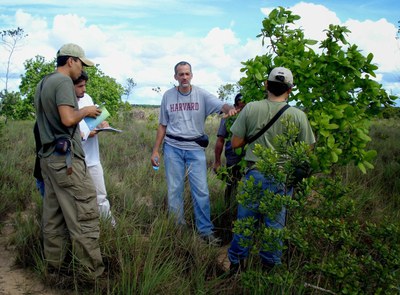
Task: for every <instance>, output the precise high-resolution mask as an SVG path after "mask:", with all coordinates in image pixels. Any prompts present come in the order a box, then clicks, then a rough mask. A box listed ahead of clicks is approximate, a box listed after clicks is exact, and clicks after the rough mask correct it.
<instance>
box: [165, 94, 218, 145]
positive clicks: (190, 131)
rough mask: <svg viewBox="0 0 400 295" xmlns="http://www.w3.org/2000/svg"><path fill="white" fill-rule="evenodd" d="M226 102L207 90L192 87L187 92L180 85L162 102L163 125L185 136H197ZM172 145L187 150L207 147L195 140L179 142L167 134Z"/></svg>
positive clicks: (174, 133) (171, 131) (175, 133)
mask: <svg viewBox="0 0 400 295" xmlns="http://www.w3.org/2000/svg"><path fill="white" fill-rule="evenodd" d="M224 104H225V103H224V102H223V101H221V100H219V99H218V98H217V97H216V96H215V95H213V94H211V93H209V92H207V91H206V90H204V89H202V88H199V87H196V86H192V90H191V92H190V93H189V94H187V95H182V94H181V93H180V92H179V91H178V88H177V87H174V88H171V89H169V90H167V91H166V92H165V93H164V95H163V98H162V101H161V109H160V119H159V123H160V124H161V125H164V126H167V129H166V133H167V134H170V135H173V136H179V137H183V138H196V137H199V136H201V135H203V134H204V123H205V120H206V118H207V116H209V115H210V114H213V113H218V112H220V111H221V109H222V106H223V105H224ZM164 140H165V142H167V143H168V144H170V145H172V146H174V147H177V148H181V149H186V150H197V149H203V148H202V147H200V146H199V145H198V144H197V143H195V142H194V141H178V140H175V139H172V138H169V137H167V136H166V137H165V139H164Z"/></svg>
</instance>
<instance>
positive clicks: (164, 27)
mask: <svg viewBox="0 0 400 295" xmlns="http://www.w3.org/2000/svg"><path fill="white" fill-rule="evenodd" d="M278 6H283V7H285V8H288V9H290V10H291V11H292V12H293V13H295V14H297V15H299V16H300V17H301V19H300V20H299V21H298V22H296V24H297V25H298V26H301V27H302V28H303V29H304V33H305V36H306V37H307V38H311V39H315V40H322V39H324V37H325V34H324V32H323V30H325V29H327V28H328V26H329V24H336V25H342V26H346V27H347V28H348V29H349V30H350V31H351V33H350V34H349V35H348V36H347V40H348V41H349V42H351V43H352V44H356V45H357V46H358V47H359V48H360V50H362V53H363V54H364V55H365V56H366V55H367V54H368V53H373V54H374V59H373V63H375V64H376V65H377V66H378V67H379V69H378V70H377V71H376V73H377V77H376V80H377V81H378V82H379V83H381V84H382V85H383V87H384V88H385V89H386V90H387V92H388V93H390V94H393V95H397V96H400V40H399V39H396V37H397V36H398V35H397V30H398V28H399V25H400V23H399V21H400V1H398V0H387V1H385V0H362V1H361V0H353V1H343V0H335V1H330V0H325V1H313V2H307V1H304V2H303V1H302V2H300V1H292V0H290V1H276V0H272V1H262V0H197V1H194V0H185V1H183V0H152V1H143V0H113V1H110V0H85V1H79V2H78V1H71V0H69V1H65V0H58V1H53V0H35V1H32V0H2V1H1V6H0V32H1V31H3V30H8V29H16V28H17V27H20V28H23V29H24V32H25V33H26V34H28V36H27V37H25V38H24V39H23V40H22V41H20V42H19V43H18V47H17V48H16V50H15V52H14V53H13V55H12V59H11V64H10V74H9V81H8V90H9V91H18V86H19V83H20V76H21V75H23V74H24V65H23V64H24V61H26V60H28V59H31V58H34V57H35V56H37V55H40V56H43V57H44V58H45V59H46V61H51V60H53V58H54V57H55V55H56V52H57V50H58V49H59V48H60V47H61V46H62V45H63V44H65V43H76V44H78V45H80V46H81V47H82V48H83V49H84V50H85V53H86V56H87V57H88V58H89V59H90V60H92V61H93V62H94V63H95V64H97V65H98V67H99V69H100V70H101V71H102V72H103V73H104V74H105V75H107V76H110V77H112V78H115V80H116V81H117V82H118V83H120V84H121V85H123V86H126V81H127V79H128V78H132V79H133V80H134V82H135V83H136V84H137V85H136V86H135V87H134V88H133V90H132V93H131V94H130V96H129V97H128V98H127V97H123V101H129V102H130V103H132V104H151V105H159V104H160V102H161V98H162V94H163V92H164V91H165V90H167V89H169V88H171V87H172V86H174V85H175V84H176V81H175V80H174V71H173V68H174V65H175V64H176V63H177V62H179V61H182V60H185V61H188V62H190V63H191V64H192V70H193V80H192V84H194V85H197V86H200V87H202V88H204V89H206V90H208V91H210V92H211V93H214V94H215V95H217V90H218V88H219V87H220V86H221V85H225V84H227V83H231V84H234V83H236V82H237V81H238V80H239V79H240V78H241V77H242V76H243V73H241V72H240V69H241V68H242V67H243V65H242V64H241V62H244V61H247V60H249V59H252V58H254V57H255V56H257V55H263V54H265V53H266V50H267V48H266V47H263V46H262V43H261V39H260V38H257V35H258V34H259V33H260V32H261V29H262V21H263V19H264V18H266V17H267V16H268V14H269V12H270V11H271V10H272V9H274V8H276V7H278ZM7 56H8V52H7V51H5V48H4V47H3V46H0V89H4V88H5V73H6V65H7V61H8V58H7ZM294 79H295V77H294ZM89 83H90V80H89ZM157 87H160V89H161V92H160V93H159V92H156V91H154V90H153V89H154V88H157ZM89 94H90V93H89ZM397 104H398V105H400V100H397Z"/></svg>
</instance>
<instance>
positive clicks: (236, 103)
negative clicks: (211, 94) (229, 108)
mask: <svg viewBox="0 0 400 295" xmlns="http://www.w3.org/2000/svg"><path fill="white" fill-rule="evenodd" d="M242 98H243V95H242V94H241V93H240V92H239V93H238V94H236V96H235V103H234V104H233V105H234V106H235V107H236V106H237V105H238V104H239V102H240V101H241V100H242Z"/></svg>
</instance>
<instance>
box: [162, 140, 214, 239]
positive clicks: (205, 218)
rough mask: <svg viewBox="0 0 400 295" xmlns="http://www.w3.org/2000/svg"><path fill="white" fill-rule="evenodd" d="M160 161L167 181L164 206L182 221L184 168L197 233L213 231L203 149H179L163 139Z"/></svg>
mask: <svg viewBox="0 0 400 295" xmlns="http://www.w3.org/2000/svg"><path fill="white" fill-rule="evenodd" d="M164 164H165V174H166V178H167V185H168V210H169V214H170V215H174V217H175V218H176V222H177V224H185V217H184V209H183V208H184V198H183V197H184V195H183V192H184V186H185V172H186V171H187V176H188V179H189V183H190V192H191V195H192V202H193V209H194V216H195V222H196V227H197V231H198V232H199V234H200V235H201V236H208V235H210V234H212V233H213V228H214V227H213V224H212V222H211V218H210V198H209V193H208V184H207V163H206V155H205V151H204V149H201V150H183V149H179V148H175V147H173V146H171V145H169V144H167V143H164Z"/></svg>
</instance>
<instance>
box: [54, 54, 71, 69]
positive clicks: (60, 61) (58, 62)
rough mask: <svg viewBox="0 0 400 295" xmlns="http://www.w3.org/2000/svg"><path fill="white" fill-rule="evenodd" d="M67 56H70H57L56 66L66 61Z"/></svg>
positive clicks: (60, 65)
mask: <svg viewBox="0 0 400 295" xmlns="http://www.w3.org/2000/svg"><path fill="white" fill-rule="evenodd" d="M68 58H70V56H66V55H64V56H57V67H62V66H64V65H65V64H66V63H67V60H68Z"/></svg>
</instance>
